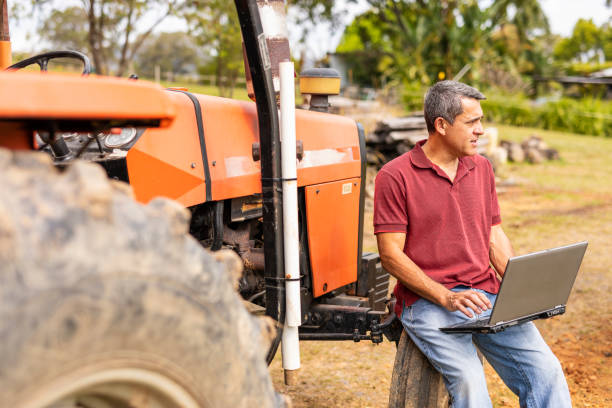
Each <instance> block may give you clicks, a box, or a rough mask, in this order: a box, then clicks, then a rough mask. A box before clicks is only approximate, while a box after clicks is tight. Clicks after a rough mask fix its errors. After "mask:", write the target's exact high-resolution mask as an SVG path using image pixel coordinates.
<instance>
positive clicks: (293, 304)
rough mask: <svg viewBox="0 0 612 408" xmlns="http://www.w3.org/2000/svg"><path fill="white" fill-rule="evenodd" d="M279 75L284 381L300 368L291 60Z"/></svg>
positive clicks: (285, 64)
mask: <svg viewBox="0 0 612 408" xmlns="http://www.w3.org/2000/svg"><path fill="white" fill-rule="evenodd" d="M279 71H280V72H279V74H280V137H281V170H282V177H283V234H284V249H285V279H286V281H285V293H286V298H285V304H286V308H285V311H286V312H285V325H284V328H283V338H282V347H281V350H282V354H283V368H284V369H285V383H286V384H287V385H291V384H292V383H294V381H295V374H296V372H295V370H298V369H299V368H300V346H299V332H298V327H299V326H300V324H301V322H302V316H301V314H302V311H301V305H300V281H299V278H300V247H299V233H298V232H299V231H298V203H297V158H296V151H295V150H296V149H295V145H296V135H295V82H294V81H295V80H294V67H293V62H289V61H285V62H281V63H280V64H279Z"/></svg>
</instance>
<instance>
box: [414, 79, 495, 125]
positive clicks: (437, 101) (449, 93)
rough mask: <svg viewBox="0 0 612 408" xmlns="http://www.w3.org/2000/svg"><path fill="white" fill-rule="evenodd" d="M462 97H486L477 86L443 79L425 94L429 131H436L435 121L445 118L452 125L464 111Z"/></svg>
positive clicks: (481, 98) (426, 119) (477, 98)
mask: <svg viewBox="0 0 612 408" xmlns="http://www.w3.org/2000/svg"><path fill="white" fill-rule="evenodd" d="M461 98H472V99H476V100H479V101H480V100H483V99H486V98H485V96H484V95H483V94H482V93H480V91H478V89H476V88H472V87H471V86H469V85H466V84H464V83H461V82H457V81H441V82H438V83H437V84H435V85H434V86H432V87H431V88H429V90H428V91H427V93H426V94H425V108H424V110H425V123H426V124H427V131H428V132H429V133H433V132H435V130H436V128H435V125H434V122H435V121H436V119H437V118H443V119H445V120H446V121H447V122H448V123H450V124H451V125H452V124H453V123H454V122H455V118H456V117H457V116H459V115H461V114H462V113H463V106H462V105H461Z"/></svg>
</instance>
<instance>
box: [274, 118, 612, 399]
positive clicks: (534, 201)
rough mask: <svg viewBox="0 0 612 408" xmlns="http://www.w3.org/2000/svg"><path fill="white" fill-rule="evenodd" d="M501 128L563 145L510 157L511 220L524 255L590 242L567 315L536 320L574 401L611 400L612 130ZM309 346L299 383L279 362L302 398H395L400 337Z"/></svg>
mask: <svg viewBox="0 0 612 408" xmlns="http://www.w3.org/2000/svg"><path fill="white" fill-rule="evenodd" d="M497 127H498V130H499V135H500V138H501V139H508V140H514V141H519V142H520V141H522V140H524V139H526V138H527V137H529V136H530V135H532V134H537V135H538V136H540V137H542V138H543V139H544V140H545V141H546V142H547V143H548V144H549V145H550V146H551V147H553V148H556V149H558V150H559V153H560V155H561V158H562V160H560V161H554V162H547V163H543V164H539V165H530V164H512V163H510V164H508V165H507V167H506V168H505V169H504V173H505V176H507V177H508V178H510V179H514V180H515V181H516V184H515V185H514V186H509V187H505V188H504V189H502V188H501V187H500V189H499V190H500V194H499V201H500V206H501V209H502V217H503V224H502V225H503V228H504V230H505V231H506V233H507V234H508V236H509V237H510V239H511V241H512V243H513V246H514V249H515V251H516V253H517V254H523V253H527V252H531V251H535V250H539V249H544V248H550V247H554V246H558V245H564V244H568V243H571V242H576V241H579V240H583V239H587V240H588V241H589V249H588V251H587V254H586V255H585V258H584V261H583V264H582V267H581V270H580V273H579V275H578V279H577V280H576V284H575V286H574V290H573V293H572V295H571V297H570V301H569V303H568V310H567V312H566V314H565V315H563V316H560V317H556V318H554V319H550V320H542V321H539V322H538V323H537V325H538V327H539V328H540V331H541V332H542V335H543V337H544V338H545V340H546V341H547V343H548V344H549V345H550V346H551V348H552V349H553V351H554V352H555V354H556V355H557V357H558V358H559V360H560V362H561V364H562V366H563V368H564V370H565V373H566V377H567V380H568V384H569V386H570V391H571V393H572V399H573V403H574V406H575V407H578V408H579V407H603V406H612V389H611V388H610V383H611V382H612V364H611V363H612V359H611V358H612V352H611V350H612V329H611V328H610V324H609V322H610V321H611V320H612V297H611V296H610V293H611V291H612V251H610V246H611V245H612V240H611V238H610V237H612V181H611V179H610V175H611V174H612V160H610V157H612V139H610V138H601V137H590V136H584V135H575V134H570V133H563V132H553V131H542V130H537V129H529V128H517V127H511V126H502V125H499V126H497ZM371 176H373V174H371V175H369V176H368V180H370V182H371V181H373V177H371ZM502 190H503V191H502ZM370 204H371V203H370ZM371 211H372V207H371V205H368V204H367V203H366V214H365V220H366V221H365V232H364V250H376V242H375V239H374V236H373V234H372V226H371V223H372V213H371ZM594 311H597V312H596V313H594ZM300 348H301V351H302V369H301V374H300V378H299V383H298V385H296V386H293V387H287V386H285V385H284V384H283V381H282V375H283V374H282V368H281V367H282V366H281V359H280V352H279V355H277V357H276V359H275V361H274V362H273V364H272V365H271V367H270V372H271V374H272V377H273V381H274V384H275V386H276V388H277V389H278V390H279V391H280V392H282V393H285V394H288V395H290V396H291V398H292V399H293V403H294V407H321V406H327V407H382V406H386V405H387V402H388V393H389V383H390V379H391V371H392V367H393V359H394V357H395V346H394V345H393V344H390V343H388V342H384V343H383V344H381V345H378V346H374V345H372V344H371V343H367V342H361V343H353V342H302V343H301V344H300ZM485 372H486V374H487V380H488V384H489V391H490V394H491V398H492V400H493V404H494V406H495V407H518V406H519V405H518V400H517V398H516V397H515V396H514V395H513V394H512V392H511V391H509V390H508V389H507V387H506V386H505V385H504V384H503V383H502V381H501V379H500V378H499V377H498V376H497V374H495V372H494V371H493V370H492V368H491V367H490V366H489V365H488V364H487V365H486V366H485ZM322 385H323V386H322Z"/></svg>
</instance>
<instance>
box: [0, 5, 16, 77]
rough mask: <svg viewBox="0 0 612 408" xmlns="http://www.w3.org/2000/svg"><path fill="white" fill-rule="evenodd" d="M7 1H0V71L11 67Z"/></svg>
mask: <svg viewBox="0 0 612 408" xmlns="http://www.w3.org/2000/svg"><path fill="white" fill-rule="evenodd" d="M7 1H8V0H0V4H1V5H2V7H0V9H1V10H0V70H3V69H6V68H7V67H10V66H11V65H12V63H13V62H12V61H13V59H12V56H11V36H10V35H9V20H8V6H7V5H6V3H7Z"/></svg>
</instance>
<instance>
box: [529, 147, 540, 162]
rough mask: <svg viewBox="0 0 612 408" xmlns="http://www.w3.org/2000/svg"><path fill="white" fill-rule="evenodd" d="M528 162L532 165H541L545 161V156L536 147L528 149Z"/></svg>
mask: <svg viewBox="0 0 612 408" xmlns="http://www.w3.org/2000/svg"><path fill="white" fill-rule="evenodd" d="M525 156H526V158H527V161H528V162H529V163H532V164H540V163H542V162H543V161H544V156H543V155H542V153H540V151H539V150H538V149H536V148H534V147H529V148H527V151H526V153H525Z"/></svg>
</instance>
